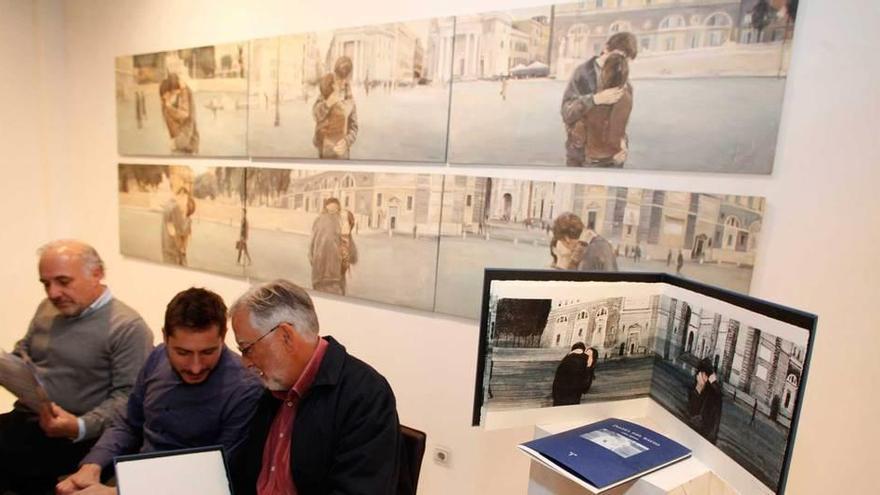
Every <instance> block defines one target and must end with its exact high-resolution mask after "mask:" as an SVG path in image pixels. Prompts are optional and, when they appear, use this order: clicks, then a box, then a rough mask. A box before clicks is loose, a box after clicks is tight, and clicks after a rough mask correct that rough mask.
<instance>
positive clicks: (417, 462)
mask: <svg viewBox="0 0 880 495" xmlns="http://www.w3.org/2000/svg"><path fill="white" fill-rule="evenodd" d="M427 438H428V436H427V435H425V432H423V431H419V430H416V429H413V428H410V427H408V426H403V425H400V462H399V465H398V476H397V495H416V489H417V488H418V486H419V472H420V471H421V469H422V458H424V457H425V442H426V440H427Z"/></svg>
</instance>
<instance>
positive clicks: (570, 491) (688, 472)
mask: <svg viewBox="0 0 880 495" xmlns="http://www.w3.org/2000/svg"><path fill="white" fill-rule="evenodd" d="M635 422H636V423H639V424H641V425H643V426H646V427H648V428H652V429H655V430H657V431H660V432H661V433H663V432H662V431H661V430H660V429H658V428H657V425H655V424H653V422H652V421H651V420H650V419H648V418H638V419H637V420H635ZM586 423H588V422H584V421H577V422H567V423H554V424H550V425H537V426H535V438H541V437H545V436H547V435H553V434H555V433H560V432H563V431H566V430H570V429H572V428H577V427H578V426H582V425H584V424H586ZM528 493H529V495H585V494H589V493H591V492H590V491H588V490H587V489H586V488H584V487H583V486H581V485H578V484H577V483H575V482H573V481H571V480H569V479H568V478H565V477H564V476H562V475H560V474H559V473H556V472H554V471H553V470H551V469H548V468H546V467H545V466H543V465H541V464H540V463H538V462H535V461H532V463H531V468H530V469H529V490H528ZM736 493H737V492H736V491H735V490H733V488H731V487H730V486H729V485H727V484H726V483H725V482H724V481H722V480H721V479H720V478H719V477H718V476H716V475H715V474H714V473H713V472H712V471H711V470H710V469H709V468H708V467H706V465H704V464H703V463H702V462H700V460H699V459H696V458H694V457H690V458H688V459H685V460H684V461H681V462H677V463H675V464H673V465H671V466H667V467H665V468H663V469H660V470H659V471H654V472H653V473H650V474H647V475H645V476H642V477H641V478H637V479H635V480H633V481H630V482H628V483H624V484H623V485H620V486H617V487H615V488H613V489H611V490H608V491H605V492H602V494H603V495H621V494H626V495H665V494H670V495H735V494H736Z"/></svg>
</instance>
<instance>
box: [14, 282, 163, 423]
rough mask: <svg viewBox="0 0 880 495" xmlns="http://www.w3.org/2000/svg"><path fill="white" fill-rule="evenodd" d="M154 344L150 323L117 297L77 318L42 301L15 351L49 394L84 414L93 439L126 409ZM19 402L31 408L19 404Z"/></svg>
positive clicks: (18, 406)
mask: <svg viewBox="0 0 880 495" xmlns="http://www.w3.org/2000/svg"><path fill="white" fill-rule="evenodd" d="M152 348H153V333H152V332H151V331H150V329H149V327H147V324H146V323H145V322H144V320H143V319H142V318H141V317H140V315H138V314H137V312H135V311H134V310H133V309H131V308H129V307H128V306H126V305H125V304H124V303H122V302H121V301H119V300H118V299H115V298H114V299H112V300H111V301H110V302H109V303H107V304H105V305H104V306H102V307H100V308H98V309H97V310H95V311H94V312H91V313H88V314H86V315H85V316H82V317H73V318H67V317H65V316H63V315H61V314H60V313H59V312H58V310H56V309H55V307H54V306H52V303H50V302H49V301H48V300H43V302H41V303H40V305H39V307H37V312H36V314H34V317H33V319H32V320H31V324H30V328H28V332H27V335H25V337H24V338H23V339H21V340H20V341H18V343H17V344H15V353H16V354H27V355H28V356H30V358H31V360H33V362H34V364H35V365H36V367H37V374H38V376H39V378H40V381H41V382H42V383H43V386H44V387H46V392H48V394H49V398H50V399H51V400H52V401H53V402H55V403H56V404H58V405H59V406H61V407H62V408H63V409H65V410H66V411H68V412H70V413H71V414H74V415H76V416H79V417H81V418H82V419H83V421H84V422H85V427H86V428H85V429H86V432H85V438H95V437H98V436H99V435H100V434H101V432H102V431H103V429H104V427H105V426H109V423H110V421H111V420H112V419H113V417H114V416H115V415H116V414H117V413H121V412H122V411H123V410H124V409H125V404H126V402H127V400H128V394H129V393H130V392H131V389H132V386H133V385H134V382H135V379H136V378H137V374H138V371H140V368H141V366H142V365H143V364H144V361H145V360H146V358H147V356H148V355H149V353H150V351H151V350H152ZM15 407H16V408H17V409H22V410H27V408H26V407H25V406H24V405H22V404H20V403H16V405H15Z"/></svg>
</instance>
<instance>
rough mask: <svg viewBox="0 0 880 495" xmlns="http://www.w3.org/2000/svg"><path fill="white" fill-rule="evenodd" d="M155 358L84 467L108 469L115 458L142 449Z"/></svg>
mask: <svg viewBox="0 0 880 495" xmlns="http://www.w3.org/2000/svg"><path fill="white" fill-rule="evenodd" d="M155 361H156V360H155V359H154V358H153V356H151V359H150V360H149V361H148V362H147V363H146V364H145V365H144V368H143V369H142V370H141V372H140V373H139V374H138V378H137V381H136V382H135V384H134V388H133V389H132V391H131V395H130V396H129V397H128V403H127V405H126V408H125V413H124V414H122V415H120V416H119V417H117V419H116V421H114V423H113V426H112V427H110V428H108V429H107V430H105V431H104V434H103V435H101V438H100V440H98V443H96V444H95V446H94V447H92V450H91V451H89V453H88V455H86V457H85V458H83V460H82V462H80V466H82V467H86V466H87V465H93V466H99V467H100V468H101V469H104V468H107V467H108V466H110V464H112V462H113V457H115V456H117V455H123V454H130V453H132V452H137V451H138V449H139V448H140V446H141V444H142V443H143V436H144V398H145V396H146V376H147V375H149V374H150V373H152V370H153V367H154V366H155ZM99 473H100V471H99Z"/></svg>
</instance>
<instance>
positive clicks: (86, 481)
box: [55, 464, 101, 495]
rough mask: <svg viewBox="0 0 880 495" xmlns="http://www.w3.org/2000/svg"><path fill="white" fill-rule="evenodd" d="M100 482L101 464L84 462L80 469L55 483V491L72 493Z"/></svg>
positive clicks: (62, 493) (66, 494)
mask: <svg viewBox="0 0 880 495" xmlns="http://www.w3.org/2000/svg"><path fill="white" fill-rule="evenodd" d="M100 482H101V466H99V465H97V464H83V466H82V467H80V468H79V471H77V472H75V473H73V474H71V475H70V476H68V477H67V478H65V479H64V481H62V482H60V483H58V484H57V485H55V493H56V495H72V494H74V493H76V492H77V491H79V490H82V489H83V488H88V487H90V486H92V485H97V484H99V483H100Z"/></svg>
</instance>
